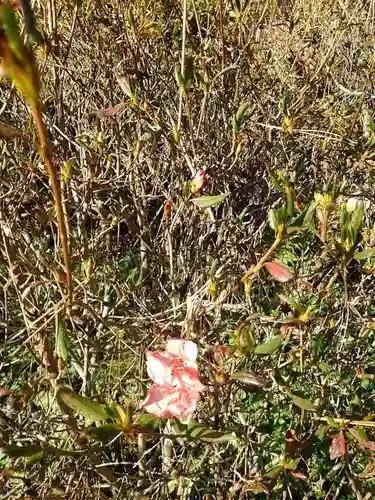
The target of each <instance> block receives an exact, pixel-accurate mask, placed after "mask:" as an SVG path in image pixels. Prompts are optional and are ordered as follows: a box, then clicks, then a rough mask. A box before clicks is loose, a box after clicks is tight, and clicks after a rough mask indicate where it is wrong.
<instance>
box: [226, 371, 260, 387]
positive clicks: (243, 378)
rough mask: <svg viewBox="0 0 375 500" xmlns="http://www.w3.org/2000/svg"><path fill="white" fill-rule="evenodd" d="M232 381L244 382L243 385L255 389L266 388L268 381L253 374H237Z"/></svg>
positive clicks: (233, 374)
mask: <svg viewBox="0 0 375 500" xmlns="http://www.w3.org/2000/svg"><path fill="white" fill-rule="evenodd" d="M230 379H231V380H235V381H237V382H242V383H243V384H247V385H252V386H254V387H266V385H267V381H266V380H264V379H263V378H261V377H259V376H258V375H256V374H255V373H253V372H235V373H232V375H231V376H230Z"/></svg>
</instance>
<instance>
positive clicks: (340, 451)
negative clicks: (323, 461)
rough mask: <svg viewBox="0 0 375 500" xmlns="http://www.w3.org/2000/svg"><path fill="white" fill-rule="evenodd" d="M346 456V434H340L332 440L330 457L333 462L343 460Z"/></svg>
mask: <svg viewBox="0 0 375 500" xmlns="http://www.w3.org/2000/svg"><path fill="white" fill-rule="evenodd" d="M345 455H346V441H345V437H344V434H343V433H342V432H340V433H339V434H336V436H334V437H333V438H332V443H331V446H330V447H329V456H330V458H331V460H335V459H336V458H342V457H345Z"/></svg>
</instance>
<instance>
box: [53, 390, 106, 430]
mask: <svg viewBox="0 0 375 500" xmlns="http://www.w3.org/2000/svg"><path fill="white" fill-rule="evenodd" d="M57 398H58V399H59V400H60V401H62V402H63V403H64V404H65V405H66V406H68V407H69V408H71V409H72V410H75V411H76V412H77V413H79V414H81V415H84V416H85V417H86V418H87V419H89V420H92V421H93V422H95V421H97V420H107V419H109V418H111V415H110V413H109V412H108V410H107V409H106V408H105V406H102V405H101V404H99V403H96V402H95V401H91V400H90V399H89V398H86V397H84V396H80V395H79V394H76V393H75V392H73V391H72V390H71V389H69V388H68V387H59V388H58V390H57Z"/></svg>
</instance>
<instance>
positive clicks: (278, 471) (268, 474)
mask: <svg viewBox="0 0 375 500" xmlns="http://www.w3.org/2000/svg"><path fill="white" fill-rule="evenodd" d="M284 470H285V469H284V467H281V466H280V465H278V466H277V467H274V468H273V469H271V470H270V471H269V472H266V474H264V477H268V478H270V479H276V478H278V477H279V476H280V474H281V473H282V472H283V471H284Z"/></svg>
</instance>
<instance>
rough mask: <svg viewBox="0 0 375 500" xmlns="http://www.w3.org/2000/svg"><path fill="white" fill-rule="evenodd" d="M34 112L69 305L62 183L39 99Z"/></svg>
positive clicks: (70, 290)
mask: <svg viewBox="0 0 375 500" xmlns="http://www.w3.org/2000/svg"><path fill="white" fill-rule="evenodd" d="M32 113H33V118H34V121H35V125H36V128H37V132H38V137H39V145H40V154H41V156H42V158H43V160H44V163H45V166H46V170H47V173H48V176H49V178H50V180H51V188H52V194H53V198H54V202H55V209H56V217H57V227H58V232H59V237H60V242H61V247H62V251H63V258H64V265H65V274H66V288H67V296H68V305H71V304H72V300H73V281H72V265H71V261H70V250H69V241H68V231H67V221H66V220H65V217H64V211H63V206H62V199H61V191H60V184H59V181H58V178H57V172H56V168H55V166H54V164H53V161H52V154H51V150H50V147H49V144H48V139H47V130H46V126H45V124H44V121H43V118H42V107H41V104H40V102H39V101H37V102H36V103H35V104H34V105H33V106H32Z"/></svg>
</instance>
